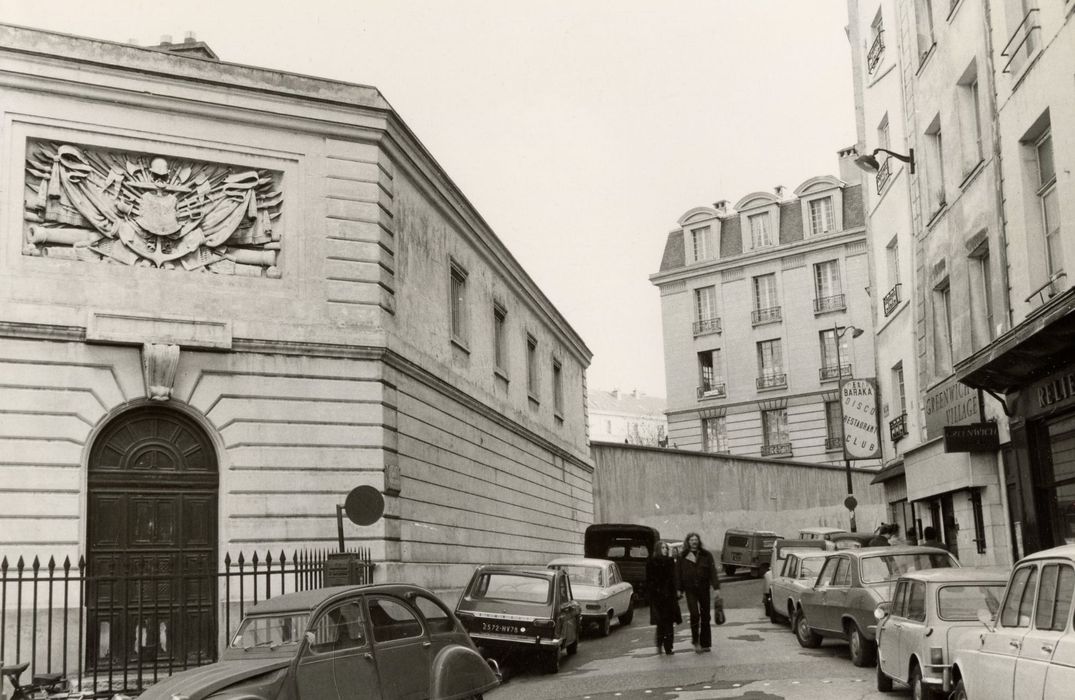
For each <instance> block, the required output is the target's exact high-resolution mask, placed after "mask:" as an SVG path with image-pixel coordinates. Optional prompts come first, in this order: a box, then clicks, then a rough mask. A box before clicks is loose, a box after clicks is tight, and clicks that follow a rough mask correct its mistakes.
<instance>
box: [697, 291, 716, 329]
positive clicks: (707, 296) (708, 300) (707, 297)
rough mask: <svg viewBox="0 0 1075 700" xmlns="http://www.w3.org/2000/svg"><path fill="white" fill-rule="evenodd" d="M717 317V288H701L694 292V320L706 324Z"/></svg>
mask: <svg viewBox="0 0 1075 700" xmlns="http://www.w3.org/2000/svg"><path fill="white" fill-rule="evenodd" d="M716 315H717V290H716V288H715V287H700V288H698V289H695V290H694V320H695V321H697V322H698V323H704V322H706V321H709V320H711V319H713V318H716Z"/></svg>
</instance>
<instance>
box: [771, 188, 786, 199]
mask: <svg viewBox="0 0 1075 700" xmlns="http://www.w3.org/2000/svg"><path fill="white" fill-rule="evenodd" d="M773 193H774V194H775V195H776V196H777V197H778V198H779V199H783V198H784V186H783V185H777V186H776V187H774V188H773Z"/></svg>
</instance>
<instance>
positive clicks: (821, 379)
mask: <svg viewBox="0 0 1075 700" xmlns="http://www.w3.org/2000/svg"><path fill="white" fill-rule="evenodd" d="M853 155H854V153H848V154H845V155H844V156H843V157H842V158H841V173H842V174H845V175H846V176H848V177H850V176H851V175H854V178H855V180H856V181H857V180H858V179H859V176H858V174H857V171H855V169H854V167H853V165H852V163H851V156H853ZM860 190H861V188H860V186H859V185H857V184H851V185H849V184H848V182H847V181H846V180H845V179H838V178H835V177H831V176H821V177H814V178H811V179H809V180H807V181H806V182H804V183H802V184H801V185H800V186H799V187H798V188H796V189H795V191H794V192H793V193H792V192H786V191H785V190H784V189H783V188H777V190H776V191H775V192H753V193H751V194H748V195H746V196H745V197H743V198H742V199H740V200H739V201H738V202H737V203H736V204H735V206H734V207H732V206H730V205H729V203H728V202H727V201H720V202H717V203H716V204H715V205H713V206H700V207H695V208H693V209H690V210H688V211H686V212H685V213H684V214H683V215H682V216H681V217H680V218H679V220H678V222H677V226H676V228H674V229H673V230H672V231H671V232H670V233H669V234H668V238H667V242H666V244H665V250H664V257H663V259H662V260H661V266H660V271H659V272H658V273H656V274H654V275H653V276H652V277H650V280H651V281H652V282H653V284H654V285H656V286H657V287H658V288H659V289H660V292H661V316H662V323H663V335H664V357H665V377H666V381H667V386H668V411H667V413H668V433H669V440H670V441H671V442H672V443H674V444H676V445H677V446H678V447H679V448H680V449H688V450H690V449H693V450H703V451H707V452H727V453H729V454H731V455H744V456H755V457H758V456H760V457H775V458H794V459H796V460H799V461H807V462H833V463H843V451H842V445H843V441H842V430H841V414H840V408H839V402H838V382H839V380H840V377H841V375H843V376H844V377H850V376H854V377H872V376H873V374H874V358H873V344H872V343H871V342H870V339H869V335H872V327H873V325H872V318H871V313H870V306H869V304H870V302H869V297H868V296H867V289H866V287H867V286H868V284H869V272H868V270H867V259H866V231H865V227H864V222H863V210H862V194H861V191H860ZM852 326H854V327H856V328H859V329H863V330H864V331H865V332H866V333H867V334H869V335H867V337H866V338H864V339H862V340H854V336H855V334H854V333H853V332H847V331H848V330H850V329H851V327H852ZM837 337H839V340H838V341H837ZM837 343H839V346H837ZM838 356H839V357H838ZM838 360H839V362H838ZM858 466H869V465H868V464H865V463H860V464H859V465H858Z"/></svg>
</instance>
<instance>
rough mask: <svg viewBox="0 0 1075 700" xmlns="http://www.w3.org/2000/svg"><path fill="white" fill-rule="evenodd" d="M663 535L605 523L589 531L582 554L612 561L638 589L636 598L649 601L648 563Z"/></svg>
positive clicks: (646, 527)
mask: <svg viewBox="0 0 1075 700" xmlns="http://www.w3.org/2000/svg"><path fill="white" fill-rule="evenodd" d="M659 539H661V533H659V532H658V531H657V530H656V529H655V528H652V527H649V526H647V525H633V524H626V523H603V524H600V525H591V526H589V527H588V528H586V534H585V538H584V541H583V550H584V551H585V553H586V556H587V557H588V558H591V559H609V560H611V561H614V562H616V564H617V565H618V566H619V568H620V575H621V576H623V580H624V581H626V582H627V583H629V584H631V586H633V587H634V589H635V598H636V599H639V598H642V599H644V598H645V597H646V560H647V559H649V558H650V556H651V555H652V554H653V550H654V548H655V547H656V546H657V541H658V540H659Z"/></svg>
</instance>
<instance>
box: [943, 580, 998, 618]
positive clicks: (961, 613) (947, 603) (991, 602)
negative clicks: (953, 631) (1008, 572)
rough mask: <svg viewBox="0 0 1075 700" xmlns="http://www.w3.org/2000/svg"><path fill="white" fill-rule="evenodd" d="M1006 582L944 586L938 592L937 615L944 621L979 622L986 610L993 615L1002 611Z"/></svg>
mask: <svg viewBox="0 0 1075 700" xmlns="http://www.w3.org/2000/svg"><path fill="white" fill-rule="evenodd" d="M1002 595H1004V582H1003V581H999V582H997V583H990V584H974V585H967V586H942V587H941V588H940V589H939V590H938V591H937V615H938V616H939V617H940V618H941V619H942V620H953V621H958V620H977V619H978V611H979V610H981V609H982V608H985V609H987V610H988V611H989V613H990V614H991V615H995V614H996V612H997V610H999V609H1000V597H1001V596H1002Z"/></svg>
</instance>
